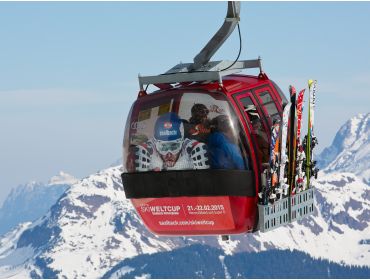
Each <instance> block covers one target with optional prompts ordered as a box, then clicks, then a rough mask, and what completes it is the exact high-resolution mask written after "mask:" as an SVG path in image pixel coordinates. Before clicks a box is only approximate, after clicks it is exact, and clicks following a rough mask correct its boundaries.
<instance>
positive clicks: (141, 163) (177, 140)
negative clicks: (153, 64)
mask: <svg viewBox="0 0 370 280" xmlns="http://www.w3.org/2000/svg"><path fill="white" fill-rule="evenodd" d="M126 130H127V132H128V133H127V132H126V135H128V137H126V139H125V143H124V168H125V169H126V172H147V171H172V170H195V169H233V170H247V169H249V162H248V155H247V151H248V147H245V145H246V144H245V143H246V141H245V139H242V137H243V135H244V134H243V133H244V132H243V131H242V130H241V126H240V123H239V120H238V119H237V117H236V115H235V113H234V112H233V109H232V108H231V106H230V105H229V102H228V101H227V100H226V97H225V96H224V95H221V94H214V93H196V92H189V93H181V94H179V93H173V94H171V93H167V94H166V96H161V95H160V94H158V95H153V96H149V97H148V98H141V99H138V100H137V101H136V103H135V104H134V105H133V108H132V110H131V113H130V116H129V124H128V127H126Z"/></svg>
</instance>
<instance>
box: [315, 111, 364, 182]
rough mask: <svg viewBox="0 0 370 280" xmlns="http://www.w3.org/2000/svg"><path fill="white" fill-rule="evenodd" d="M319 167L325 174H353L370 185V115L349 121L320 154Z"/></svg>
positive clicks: (359, 115)
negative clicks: (336, 172) (335, 172)
mask: <svg viewBox="0 0 370 280" xmlns="http://www.w3.org/2000/svg"><path fill="white" fill-rule="evenodd" d="M318 165H319V167H320V168H321V169H322V168H325V170H324V171H325V172H334V171H338V172H353V173H355V174H356V175H358V176H360V177H361V178H363V180H364V181H365V182H366V183H367V184H370V113H367V114H358V115H357V116H355V117H353V118H351V119H350V120H349V121H347V122H346V123H345V124H344V125H343V126H342V127H341V128H340V129H339V131H338V133H337V134H336V136H335V138H334V141H333V143H332V145H331V146H330V147H328V148H325V149H324V150H323V152H322V153H321V154H320V156H319V160H318Z"/></svg>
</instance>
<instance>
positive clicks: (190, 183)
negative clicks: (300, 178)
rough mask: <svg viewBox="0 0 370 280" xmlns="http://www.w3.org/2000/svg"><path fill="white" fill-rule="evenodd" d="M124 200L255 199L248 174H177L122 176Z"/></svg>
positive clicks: (194, 171)
mask: <svg viewBox="0 0 370 280" xmlns="http://www.w3.org/2000/svg"><path fill="white" fill-rule="evenodd" d="M121 177H122V183H123V187H124V190H125V194H126V198H161V197H180V196H190V197H196V196H249V197H255V196H256V188H255V185H254V178H253V172H252V171H250V170H224V169H206V170H181V171H160V172H154V171H149V172H136V173H122V175H121Z"/></svg>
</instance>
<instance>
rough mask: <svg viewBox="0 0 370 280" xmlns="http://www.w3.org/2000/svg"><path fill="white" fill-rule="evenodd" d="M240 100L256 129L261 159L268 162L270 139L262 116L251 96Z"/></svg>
mask: <svg viewBox="0 0 370 280" xmlns="http://www.w3.org/2000/svg"><path fill="white" fill-rule="evenodd" d="M240 102H241V103H242V104H243V107H244V112H245V113H246V115H247V116H248V118H249V120H250V122H251V124H252V128H253V130H254V134H255V136H256V140H257V144H258V148H259V149H258V156H259V159H260V161H261V162H268V156H269V139H268V136H267V133H266V131H265V129H264V126H263V124H262V120H261V116H260V114H259V112H258V110H257V109H256V106H255V105H254V103H253V101H252V99H251V98H250V97H244V98H241V99H240Z"/></svg>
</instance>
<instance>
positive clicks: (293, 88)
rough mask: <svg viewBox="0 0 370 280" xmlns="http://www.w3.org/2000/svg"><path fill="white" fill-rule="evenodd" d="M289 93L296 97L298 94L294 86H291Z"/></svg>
mask: <svg viewBox="0 0 370 280" xmlns="http://www.w3.org/2000/svg"><path fill="white" fill-rule="evenodd" d="M289 92H290V95H294V94H296V93H297V91H296V89H295V87H294V86H292V85H290V86H289Z"/></svg>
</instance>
